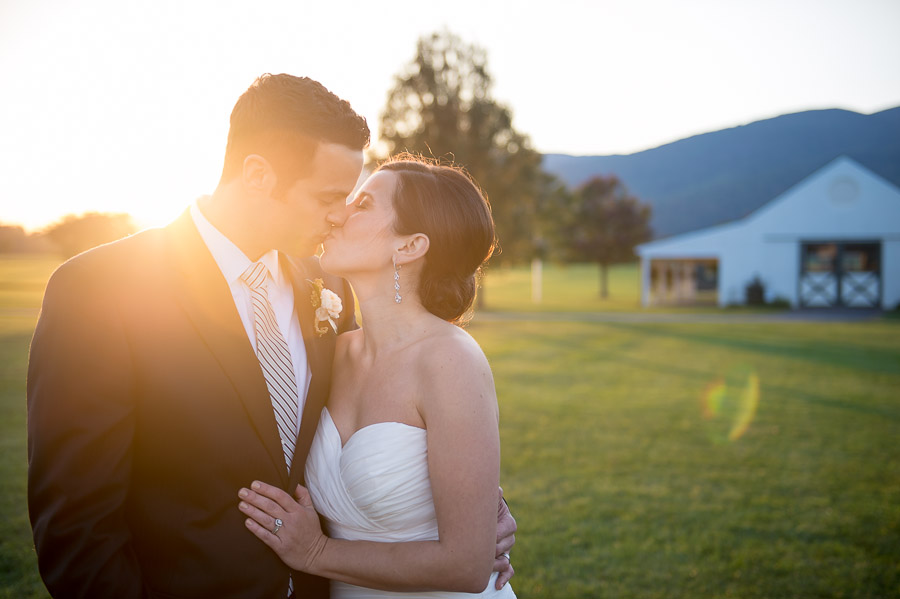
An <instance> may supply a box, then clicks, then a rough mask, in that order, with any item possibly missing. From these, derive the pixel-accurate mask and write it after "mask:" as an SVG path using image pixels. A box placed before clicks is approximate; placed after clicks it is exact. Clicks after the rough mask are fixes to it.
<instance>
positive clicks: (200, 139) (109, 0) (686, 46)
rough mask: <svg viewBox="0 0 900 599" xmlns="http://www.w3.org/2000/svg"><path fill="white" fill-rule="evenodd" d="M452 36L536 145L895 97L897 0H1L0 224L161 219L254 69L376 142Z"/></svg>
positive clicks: (610, 149) (207, 163)
mask: <svg viewBox="0 0 900 599" xmlns="http://www.w3.org/2000/svg"><path fill="white" fill-rule="evenodd" d="M443 27H447V28H449V29H450V30H451V31H453V32H454V33H457V34H458V35H460V36H461V37H462V38H463V39H464V40H466V41H468V42H474V43H478V44H479V45H482V46H484V47H485V48H486V49H487V51H488V66H489V68H490V71H491V73H492V74H493V76H494V80H495V87H494V96H495V98H497V99H499V100H500V101H502V102H504V103H506V104H507V105H509V106H510V107H511V108H512V110H513V114H514V117H515V120H514V123H515V125H516V127H517V128H518V129H519V130H520V131H522V132H524V133H526V134H528V135H530V137H531V139H532V142H533V145H534V146H535V148H536V149H538V150H540V151H542V152H563V153H569V154H613V153H622V154H627V153H631V152H635V151H639V150H642V149H647V148H650V147H655V146H658V145H661V144H663V143H667V142H670V141H674V140H676V139H680V138H683V137H686V136H689V135H694V134H697V133H704V132H707V131H714V130H717V129H721V128H724V127H729V126H734V125H738V124H743V123H748V122H751V121H754V120H758V119H760V118H766V117H770V116H775V115H778V114H783V113H788V112H796V111H800V110H807V109H811V108H831V107H838V108H846V109H850V110H855V111H859V112H864V113H870V112H874V111H878V110H882V109H885V108H889V107H893V106H896V105H900V38H898V36H897V31H898V29H900V2H898V1H897V0H708V1H707V0H594V1H581V2H579V1H575V0H555V1H553V2H551V1H550V0H541V1H536V2H525V1H522V0H520V1H518V2H516V1H505V2H501V1H496V0H474V1H471V0H457V1H455V2H415V3H390V2H371V1H366V2H363V1H358V2H337V1H335V2H324V1H322V0H317V1H315V2H310V1H306V0H281V1H271V0H255V1H254V2H229V1H224V0H197V1H186V0H174V1H172V0H153V1H147V2H124V1H122V0H102V1H85V2H66V1H64V0H59V1H51V0H0V81H2V88H0V183H2V186H0V222H3V223H7V224H9V223H17V224H24V225H25V226H26V227H28V228H36V227H40V226H43V225H45V224H47V223H48V222H51V221H53V220H56V219H58V218H59V217H60V216H62V215H63V214H65V213H81V212H84V211H87V210H103V211H127V212H131V213H132V214H134V215H135V216H136V217H137V218H138V220H139V222H140V224H142V225H155V224H163V223H165V222H167V221H168V220H171V219H172V218H174V217H175V216H177V214H178V213H179V212H180V211H181V210H182V209H183V208H184V207H185V206H186V205H187V204H189V203H190V202H191V201H192V200H193V199H194V198H195V197H196V196H198V195H200V194H203V193H209V192H211V191H212V190H213V188H214V187H215V184H216V182H217V180H218V176H219V172H220V168H221V160H222V155H223V151H224V146H225V137H226V134H227V127H228V116H229V114H230V112H231V108H232V106H233V105H234V102H235V100H236V99H237V97H238V96H239V95H240V94H241V92H243V90H244V89H246V88H247V86H248V85H249V84H250V83H251V82H252V81H253V79H254V77H256V76H257V75H259V74H260V73H263V72H273V73H279V72H288V73H292V74H297V75H308V76H311V77H313V78H315V79H318V80H319V81H321V82H322V83H324V84H325V85H326V86H327V87H328V88H330V89H331V90H332V91H334V92H335V93H337V94H338V95H340V96H342V97H344V98H345V99H347V100H349V101H350V102H351V104H353V106H354V107H355V108H356V109H357V111H358V112H360V113H361V114H363V115H364V116H365V117H366V118H367V119H368V121H369V124H370V126H371V127H372V128H373V131H374V132H375V133H376V136H377V127H378V120H379V113H380V111H381V109H382V107H383V105H384V101H385V98H386V93H387V90H388V89H389V87H390V86H391V83H392V78H393V75H394V74H395V73H397V72H398V71H399V70H400V68H401V67H402V66H403V65H404V64H406V63H407V62H408V61H409V60H410V59H411V58H412V56H413V54H414V51H415V42H416V39H417V38H418V37H419V36H421V35H423V34H427V33H431V32H432V31H435V30H437V29H440V28H443Z"/></svg>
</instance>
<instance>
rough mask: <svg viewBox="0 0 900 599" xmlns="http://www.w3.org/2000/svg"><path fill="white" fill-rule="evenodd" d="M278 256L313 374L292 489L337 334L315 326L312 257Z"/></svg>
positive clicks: (324, 395)
mask: <svg viewBox="0 0 900 599" xmlns="http://www.w3.org/2000/svg"><path fill="white" fill-rule="evenodd" d="M281 258H282V259H283V263H284V264H285V265H286V270H287V273H286V274H287V275H288V276H289V278H290V280H291V283H292V284H293V287H294V305H295V306H296V309H297V316H298V318H299V319H300V329H301V330H302V331H303V344H304V346H305V347H306V357H307V360H308V362H309V370H310V373H311V375H312V376H311V378H310V382H309V391H308V392H307V394H306V402H305V404H304V406H303V415H302V417H301V420H300V435H299V436H298V437H297V447H296V449H295V450H294V463H293V465H292V466H291V477H290V487H289V490H293V488H294V487H295V486H296V485H297V484H298V483H300V482H301V481H302V480H303V470H304V467H305V465H306V456H307V455H308V454H309V448H310V445H312V440H313V437H314V436H315V433H316V428H317V427H318V423H319V416H320V414H321V412H322V408H323V407H325V402H326V401H327V399H328V390H329V388H330V387H331V362H332V359H333V357H334V343H335V339H336V335H335V334H334V332H332V330H331V329H330V328H329V329H328V332H326V333H325V334H324V335H319V334H318V333H317V332H316V330H315V324H316V323H315V308H314V307H313V304H312V299H311V297H310V296H311V292H312V288H311V287H310V284H309V282H308V281H311V280H314V279H315V278H316V277H321V274H320V273H319V272H318V269H315V268H313V265H312V264H311V262H312V261H311V260H303V261H301V262H295V261H293V260H290V259H287V258H286V257H284V256H283V255H282V256H281Z"/></svg>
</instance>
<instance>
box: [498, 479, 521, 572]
mask: <svg viewBox="0 0 900 599" xmlns="http://www.w3.org/2000/svg"><path fill="white" fill-rule="evenodd" d="M517 528H518V527H517V526H516V519H515V518H513V515H512V513H510V511H509V506H508V505H506V501H505V500H504V499H503V489H500V499H499V502H498V504H497V554H496V555H497V557H496V558H495V559H494V571H495V572H499V573H500V574H499V576H497V583H496V587H497V590H500V589H502V588H503V585H505V584H506V583H507V582H509V579H510V578H512V577H513V574H515V570H514V569H513V567H512V563H511V562H510V560H509V551H510V549H512V547H513V545H515V543H516V529H517Z"/></svg>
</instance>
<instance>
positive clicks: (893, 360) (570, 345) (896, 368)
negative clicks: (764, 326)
mask: <svg viewBox="0 0 900 599" xmlns="http://www.w3.org/2000/svg"><path fill="white" fill-rule="evenodd" d="M603 326H606V327H611V328H616V329H621V330H623V331H626V332H629V333H633V334H635V335H643V336H648V337H654V336H655V337H669V338H674V339H678V340H682V341H691V342H696V343H706V344H712V345H719V346H722V347H726V348H729V349H740V350H743V351H750V352H756V353H760V354H763V355H765V356H767V357H772V356H784V357H790V358H793V359H800V360H806V361H810V362H814V363H816V364H824V365H827V366H843V367H847V368H853V369H857V370H864V371H868V372H874V373H878V374H894V375H900V359H898V353H897V352H890V351H875V352H873V351H872V350H870V351H869V352H868V353H869V354H871V353H876V354H877V355H878V358H877V360H878V362H879V363H878V364H877V365H876V366H874V367H873V366H872V364H871V363H870V362H863V361H861V360H860V358H859V357H858V356H854V355H853V350H851V349H847V348H843V347H838V348H836V347H833V346H832V347H827V346H826V347H824V348H823V347H821V346H820V347H819V349H817V350H816V353H817V354H818V355H819V357H818V358H815V357H810V356H806V355H801V354H798V353H797V351H796V349H794V350H792V351H785V348H784V347H782V346H779V345H776V344H769V343H763V342H758V341H751V340H741V339H729V338H723V337H716V336H713V335H703V334H697V333H681V332H674V331H663V330H659V329H658V328H656V327H650V326H647V325H631V324H623V323H604V325H603ZM538 336H540V337H542V339H541V341H540V344H539V345H540V346H541V347H543V348H544V349H545V350H546V351H547V352H548V353H549V354H555V355H566V354H569V353H570V354H572V355H573V356H577V355H579V354H580V353H582V352H589V353H590V356H591V359H592V360H598V361H601V360H602V361H606V362H607V363H616V362H618V363H621V364H623V365H627V366H630V367H633V368H639V369H642V370H646V371H648V372H652V373H654V374H657V375H676V376H678V377H681V378H683V379H688V380H690V381H691V384H693V385H696V386H698V387H704V386H705V385H708V384H709V383H710V381H713V380H715V379H717V378H719V377H720V376H721V375H722V372H721V371H720V370H717V369H703V368H696V367H690V366H683V365H674V364H671V363H664V362H659V361H654V360H650V359H647V358H641V357H637V356H634V355H633V354H629V353H627V352H628V350H629V349H630V348H632V347H634V346H635V345H637V344H636V343H635V340H634V337H632V338H630V339H629V338H626V339H624V340H622V342H620V343H619V344H618V345H617V346H615V347H610V348H608V349H601V348H597V347H590V348H587V347H584V346H580V345H579V343H578V342H576V341H574V340H572V339H571V338H561V337H560V336H559V335H556V334H552V333H548V334H543V333H539V334H538ZM868 357H869V358H871V356H870V355H869V356H868ZM543 376H544V375H543V374H542V373H539V372H532V373H520V375H519V378H520V380H522V381H523V382H525V381H527V380H528V379H529V377H534V382H535V384H539V383H540V382H541V380H542V377H543ZM760 390H761V392H762V393H763V394H764V395H765V396H766V397H775V398H778V399H781V400H783V401H791V400H799V401H803V402H805V403H808V404H810V405H815V406H819V407H824V408H829V409H835V410H844V411H848V412H854V413H857V414H864V415H867V416H878V417H882V418H887V419H890V420H893V421H900V408H890V407H886V406H873V405H866V404H860V403H858V402H851V401H844V400H839V399H834V398H831V397H827V396H824V395H819V394H816V393H811V392H809V391H803V390H800V389H796V388H792V387H786V386H782V385H773V384H768V383H762V384H761V388H760Z"/></svg>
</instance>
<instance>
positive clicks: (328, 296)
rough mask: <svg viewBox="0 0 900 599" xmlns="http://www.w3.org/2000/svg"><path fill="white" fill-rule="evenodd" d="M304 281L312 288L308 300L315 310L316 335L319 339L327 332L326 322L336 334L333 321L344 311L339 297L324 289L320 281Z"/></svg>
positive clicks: (323, 284)
mask: <svg viewBox="0 0 900 599" xmlns="http://www.w3.org/2000/svg"><path fill="white" fill-rule="evenodd" d="M306 281H307V282H308V283H309V284H310V285H311V286H312V293H310V296H309V298H310V301H311V302H312V306H313V308H315V309H316V322H315V326H316V333H317V334H318V335H319V337H321V336H322V335H324V334H325V333H327V332H328V328H327V327H325V323H326V322H327V323H328V324H330V325H331V329H332V330H333V331H334V332H335V333H337V323H336V322H335V319H336V318H337V317H338V316H340V315H341V310H343V309H344V306H343V304H342V303H341V298H340V296H339V295H338V294H337V293H335V292H334V291H332V290H331V289H328V288H327V287H325V283H323V282H322V279H316V280H315V281H310V280H309V279H306Z"/></svg>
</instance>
